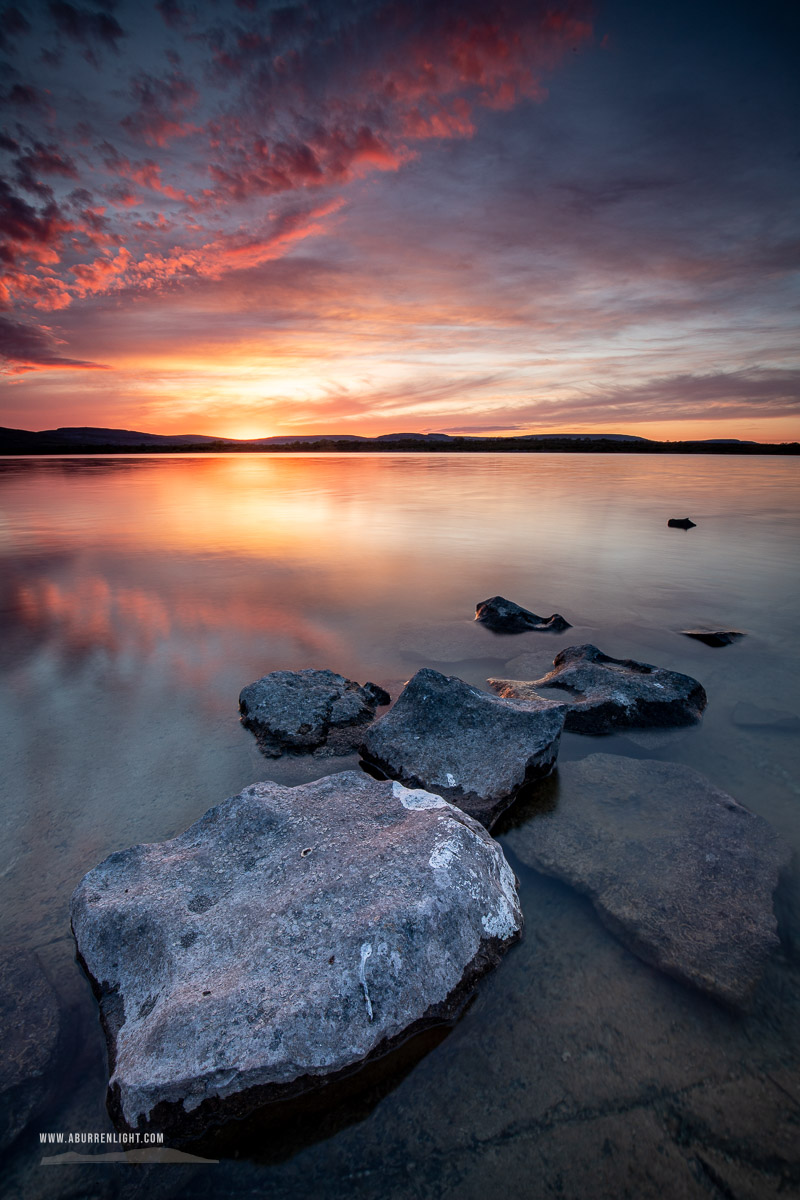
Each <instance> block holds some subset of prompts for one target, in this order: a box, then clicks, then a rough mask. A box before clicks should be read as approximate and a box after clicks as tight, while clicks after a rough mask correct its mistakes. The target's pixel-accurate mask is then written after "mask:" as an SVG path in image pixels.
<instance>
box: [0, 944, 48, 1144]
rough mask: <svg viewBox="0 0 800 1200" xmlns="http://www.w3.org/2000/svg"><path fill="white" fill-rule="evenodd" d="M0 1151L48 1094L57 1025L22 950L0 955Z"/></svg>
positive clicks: (35, 968)
mask: <svg viewBox="0 0 800 1200" xmlns="http://www.w3.org/2000/svg"><path fill="white" fill-rule="evenodd" d="M0 1028H2V1033H3V1053H2V1055H0V1149H3V1150H5V1149H6V1148H7V1147H8V1146H9V1145H10V1144H11V1142H13V1141H14V1139H15V1138H16V1137H17V1135H18V1134H19V1133H21V1132H22V1130H23V1129H24V1128H25V1126H26V1124H27V1123H28V1121H29V1120H30V1119H31V1118H32V1117H33V1116H34V1115H35V1114H36V1113H37V1112H38V1111H39V1109H40V1108H41V1107H42V1106H43V1104H44V1103H45V1102H46V1100H47V1098H48V1096H50V1095H51V1094H52V1092H53V1090H54V1085H55V1083H56V1070H57V1062H58V1058H59V1037H60V1030H61V1019H60V1015H59V1008H58V1000H57V998H56V994H55V992H54V991H53V989H52V987H51V986H50V982H49V980H48V979H47V977H46V975H45V973H44V971H43V970H42V967H41V964H40V963H39V959H38V958H37V956H36V955H35V954H34V953H33V951H31V950H27V949H25V948H24V947H22V946H9V947H7V948H6V949H5V950H4V951H3V953H2V954H1V955H0Z"/></svg>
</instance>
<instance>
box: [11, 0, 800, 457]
mask: <svg viewBox="0 0 800 1200" xmlns="http://www.w3.org/2000/svg"><path fill="white" fill-rule="evenodd" d="M790 21H791V18H790V16H789V15H788V10H787V8H786V7H785V6H781V5H778V4H776V5H774V6H772V5H770V4H767V5H766V6H760V7H759V10H758V13H757V14H754V13H753V12H752V11H751V10H750V9H749V8H747V7H746V6H737V5H733V6H731V5H724V6H723V5H722V4H721V2H719V3H717V0H713V2H712V3H709V4H704V5H703V6H701V9H700V10H698V8H697V6H694V5H690V4H688V2H687V3H685V4H678V5H669V6H666V5H661V6H657V9H656V11H651V7H650V6H642V5H639V4H635V3H633V0H616V2H614V0H609V2H606V3H601V4H599V5H596V6H591V5H589V4H588V3H584V0H575V2H574V3H573V2H571V0H563V2H561V0H554V2H553V3H550V2H548V0H542V2H541V3H538V2H535V3H530V2H528V0H524V2H523V0H504V2H502V3H500V4H497V5H493V6H491V7H490V8H487V7H486V6H485V5H484V4H481V3H478V2H477V0H461V2H460V3H459V4H458V5H455V4H452V3H450V0H441V2H439V0H437V2H436V3H428V2H424V0H401V2H400V3H398V4H388V3H383V2H382V0H356V2H354V3H351V4H347V5H344V4H336V3H327V2H324V0H314V2H312V3H310V4H308V5H304V6H302V7H293V6H287V5H284V4H279V3H277V0H274V2H273V0H219V2H215V3H212V2H211V0H197V2H196V3H191V2H189V0H157V2H155V0H153V2H151V0H146V2H145V3H141V4H134V3H133V2H132V0H118V2H116V3H109V2H107V0H105V2H103V3H101V2H100V0H97V2H96V3H95V2H93V0H85V2H84V3H82V4H81V5H72V4H71V3H70V4H68V3H61V2H59V3H50V4H47V3H44V2H42V3H41V4H40V3H33V4H31V5H26V6H17V7H15V6H13V5H12V6H11V7H9V6H6V11H5V13H4V21H3V35H2V52H3V54H4V56H5V60H6V71H5V78H6V80H7V82H6V84H5V85H4V87H3V90H2V99H3V103H4V113H5V123H4V125H3V131H2V135H1V136H0V159H1V160H2V164H3V171H4V181H3V182H1V183H0V261H1V262H2V265H3V278H2V283H0V307H1V309H2V311H0V348H1V349H2V354H3V358H4V363H5V368H4V379H3V384H2V392H3V400H2V411H1V412H0V424H3V425H6V426H11V427H13V428H24V429H47V428H54V427H57V426H65V425H97V426H110V427H116V428H127V429H139V430H145V431H149V432H153V433H203V434H210V435H216V436H220V437H235V438H258V437H267V436H270V435H273V434H291V433H297V434H308V433H326V434H335V433H358V434H363V435H367V436H369V435H376V434H381V433H388V432H395V431H399V430H404V431H405V430H408V431H419V432H447V433H475V434H479V433H493V434H494V433H498V434H515V433H529V432H531V433H547V432H595V431H601V432H618V433H620V432H624V433H633V434H639V435H641V436H645V437H652V438H670V439H678V438H690V437H694V438H712V437H726V438H744V439H755V440H761V441H789V440H797V439H798V438H800V420H798V409H799V408H800V399H799V398H800V388H798V380H800V370H799V369H798V363H797V353H796V348H797V328H796V325H797V321H796V299H793V295H792V291H791V288H792V282H793V279H794V276H795V272H796V266H797V245H798V240H797V230H796V223H797V206H796V196H797V194H798V186H797V185H798V181H797V174H798V165H799V164H800V159H799V158H798V156H797V153H796V145H795V141H796V135H795V123H796V115H797V84H796V80H795V78H794V72H793V63H792V61H791V57H792V56H791V54H790V52H789V47H790V46H791V45H792V44H793V40H792V38H793V35H792V31H791V29H790V28H789V26H790ZM742 80H747V81H748V83H747V89H746V90H747V95H745V94H744V92H743V86H742Z"/></svg>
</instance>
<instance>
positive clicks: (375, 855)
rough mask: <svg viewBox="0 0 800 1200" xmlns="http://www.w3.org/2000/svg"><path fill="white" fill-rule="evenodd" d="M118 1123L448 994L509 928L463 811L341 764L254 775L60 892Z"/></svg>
mask: <svg viewBox="0 0 800 1200" xmlns="http://www.w3.org/2000/svg"><path fill="white" fill-rule="evenodd" d="M71 911H72V925H73V930H74V933H75V938H76V941H77V944H78V950H79V954H80V956H81V958H82V961H83V963H84V965H85V967H86V970H87V972H88V974H89V976H90V978H91V979H92V980H93V983H94V987H95V991H96V994H98V997H99V1000H100V1008H101V1017H102V1020H103V1024H104V1027H105V1030H106V1036H107V1040H108V1043H109V1059H110V1065H111V1070H112V1075H111V1080H110V1089H111V1091H110V1095H111V1107H112V1111H113V1112H114V1114H115V1119H116V1121H117V1122H118V1124H119V1125H120V1126H122V1127H127V1128H133V1127H139V1128H144V1127H147V1126H148V1125H149V1126H151V1127H153V1128H161V1129H165V1130H167V1131H170V1132H172V1133H176V1134H179V1133H186V1132H188V1133H190V1134H192V1133H194V1132H199V1131H200V1130H202V1128H204V1127H205V1126H206V1125H207V1124H208V1123H209V1121H212V1120H218V1119H221V1118H224V1117H225V1116H226V1115H231V1114H235V1115H240V1114H241V1113H243V1112H245V1111H247V1110H248V1109H249V1108H252V1107H253V1106H254V1105H256V1104H260V1103H263V1102H265V1101H267V1100H270V1099H278V1098H282V1097H285V1096H287V1095H293V1094H298V1093H300V1092H302V1091H304V1090H307V1089H308V1088H309V1087H312V1086H314V1085H316V1084H319V1083H320V1082H324V1081H325V1080H326V1079H328V1078H332V1077H336V1076H338V1075H339V1074H341V1073H342V1072H344V1071H348V1070H351V1069H353V1068H355V1067H356V1066H357V1065H359V1064H361V1063H363V1062H364V1061H366V1060H367V1059H369V1058H371V1057H374V1056H376V1055H380V1054H382V1053H383V1052H385V1051H386V1050H388V1049H390V1048H391V1047H392V1046H393V1045H394V1044H396V1043H397V1042H398V1041H399V1040H402V1039H404V1038H406V1037H407V1036H408V1035H409V1034H410V1033H411V1032H415V1031H416V1030H418V1029H421V1028H424V1027H425V1026H426V1025H427V1024H433V1023H438V1022H441V1021H443V1020H448V1019H450V1018H452V1017H453V1016H454V1015H456V1014H457V1013H458V1011H459V1010H460V1008H461V1007H462V1006H463V1003H464V1002H465V999H466V998H467V996H468V994H469V991H470V989H471V988H472V986H473V985H474V982H475V980H476V979H477V977H478V976H479V975H480V974H481V973H483V972H484V971H486V970H487V969H489V967H491V966H493V965H494V964H495V963H496V962H497V961H498V959H499V957H500V955H501V954H502V953H503V951H504V950H505V949H506V948H507V947H508V946H509V945H510V944H511V942H513V941H514V940H515V939H516V937H517V936H518V934H519V930H520V928H521V921H522V918H521V913H520V910H519V905H518V901H517V896H516V890H515V879H514V875H513V873H512V871H511V869H510V868H509V866H508V864H507V863H506V860H505V858H504V857H503V853H502V851H501V849H500V847H499V845H498V844H497V843H496V842H495V841H493V839H492V838H491V837H490V836H489V835H488V834H487V833H486V831H485V830H484V829H483V828H482V827H481V826H480V825H479V824H478V823H477V822H475V821H473V820H472V819H471V818H470V817H468V816H466V815H465V814H464V813H462V812H461V811H459V810H458V809H456V808H454V807H452V806H451V805H450V804H448V803H446V801H444V800H443V799H442V798H441V797H439V796H435V795H431V794H430V793H428V792H424V791H410V790H409V789H406V788H404V787H403V786H402V785H401V784H399V783H396V782H395V783H392V782H390V781H384V782H379V781H377V780H375V779H371V778H370V777H369V776H367V775H365V774H363V773H362V772H359V771H349V772H343V773H341V774H337V775H332V776H328V777H326V778H324V779H320V780H317V781H315V782H314V783H309V784H304V785H302V786H300V787H294V788H289V787H283V786H280V785H278V784H274V783H270V782H265V783H257V784H254V785H253V786H252V787H248V788H246V789H245V790H244V791H243V792H242V793H241V794H240V795H238V796H234V797H232V798H231V799H228V800H225V801H224V802H223V803H222V804H220V805H219V806H218V807H216V808H213V809H211V810H210V811H209V812H207V813H206V814H205V816H204V817H202V818H201V819H200V820H199V821H198V822H196V824H194V825H192V826H191V827H190V828H189V829H188V830H187V831H186V832H185V833H183V834H181V835H180V836H179V837H176V838H174V839H172V840H171V841H168V842H163V843H161V844H156V845H143V846H134V847H132V848H131V849H129V850H124V851H122V852H120V853H117V854H112V855H111V856H110V857H109V858H107V859H106V860H105V862H103V863H101V864H100V866H98V867H96V868H95V869H94V870H92V871H90V872H89V873H88V874H87V875H86V876H85V877H84V879H83V880H82V881H81V883H80V884H79V885H78V887H77V888H76V890H75V893H74V895H73V898H72V906H71Z"/></svg>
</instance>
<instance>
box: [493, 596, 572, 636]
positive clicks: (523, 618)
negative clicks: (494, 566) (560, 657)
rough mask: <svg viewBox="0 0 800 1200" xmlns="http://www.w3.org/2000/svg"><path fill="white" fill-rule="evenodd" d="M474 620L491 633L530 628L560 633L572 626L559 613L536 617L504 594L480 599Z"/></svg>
mask: <svg viewBox="0 0 800 1200" xmlns="http://www.w3.org/2000/svg"><path fill="white" fill-rule="evenodd" d="M475 620H476V621H479V622H480V624H481V625H485V626H486V628H487V629H491V630H492V632H493V633H529V632H530V631H532V630H533V631H535V632H545V631H547V632H552V633H561V631H562V630H564V629H571V628H572V626H571V625H570V623H569V621H565V620H564V618H563V617H562V616H560V614H559V613H553V615H552V616H551V617H537V615H536V613H532V612H529V611H528V609H527V608H521V607H520V605H519V604H515V603H514V601H513V600H506V599H505V597H504V596H492V598H491V599H490V600H481V602H480V603H479V604H478V605H477V607H476V609H475Z"/></svg>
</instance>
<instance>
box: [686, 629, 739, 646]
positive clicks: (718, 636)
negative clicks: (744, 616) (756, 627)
mask: <svg viewBox="0 0 800 1200" xmlns="http://www.w3.org/2000/svg"><path fill="white" fill-rule="evenodd" d="M681 633H682V634H683V636H684V637H690V638H694V639H695V641H698V642H704V643H705V645H706V646H714V647H717V646H731V645H733V643H734V642H738V640H739V638H743V637H744V634H743V633H738V632H737V631H736V630H735V629H682V630H681Z"/></svg>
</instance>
